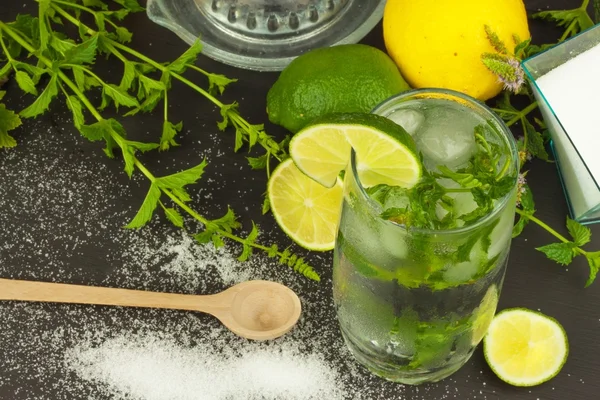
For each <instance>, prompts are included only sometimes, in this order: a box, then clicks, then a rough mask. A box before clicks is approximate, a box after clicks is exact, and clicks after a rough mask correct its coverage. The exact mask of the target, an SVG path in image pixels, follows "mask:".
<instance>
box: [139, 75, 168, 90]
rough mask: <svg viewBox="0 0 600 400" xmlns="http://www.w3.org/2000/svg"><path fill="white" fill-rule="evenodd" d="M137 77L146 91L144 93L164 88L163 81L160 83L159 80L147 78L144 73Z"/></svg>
mask: <svg viewBox="0 0 600 400" xmlns="http://www.w3.org/2000/svg"><path fill="white" fill-rule="evenodd" d="M138 79H139V80H140V83H141V84H142V87H143V88H144V90H145V91H146V94H149V93H150V92H152V91H153V90H165V89H166V87H165V84H164V83H162V82H161V81H157V80H154V79H151V78H148V77H147V76H145V75H139V77H138Z"/></svg>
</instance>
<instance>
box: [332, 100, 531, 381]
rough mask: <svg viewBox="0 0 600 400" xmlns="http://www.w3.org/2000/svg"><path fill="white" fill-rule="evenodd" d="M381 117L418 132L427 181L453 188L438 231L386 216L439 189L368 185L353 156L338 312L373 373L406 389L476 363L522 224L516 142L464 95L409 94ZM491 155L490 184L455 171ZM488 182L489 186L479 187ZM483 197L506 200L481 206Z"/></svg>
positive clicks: (440, 208) (340, 250)
mask: <svg viewBox="0 0 600 400" xmlns="http://www.w3.org/2000/svg"><path fill="white" fill-rule="evenodd" d="M374 113H376V114H379V115H382V116H385V117H388V118H389V119H392V120H393V121H395V122H396V123H398V124H400V125H401V126H403V127H404V128H405V129H406V130H407V131H408V132H409V133H410V134H411V135H412V136H413V138H414V139H415V142H416V145H417V149H418V151H419V153H420V156H421V157H422V161H423V166H424V167H423V169H424V175H423V178H422V179H430V180H431V179H432V180H433V182H434V183H432V185H434V186H435V185H439V187H442V188H444V189H443V190H445V191H447V193H445V195H444V196H443V197H442V200H439V204H435V205H434V207H435V208H434V210H435V212H434V214H435V216H434V217H433V218H434V219H436V221H437V223H432V224H431V226H425V227H424V226H419V227H416V226H414V225H411V226H407V224H402V223H398V222H394V221H393V220H389V219H386V218H384V215H382V213H383V212H384V211H386V210H390V209H395V210H406V209H408V207H410V208H411V209H412V210H413V212H415V213H418V212H419V208H420V207H422V208H423V209H424V210H425V209H427V207H429V210H431V204H428V202H431V201H432V200H431V198H432V197H428V196H429V195H427V193H430V192H427V190H430V189H431V186H428V187H427V186H417V188H419V189H418V190H421V192H419V193H416V194H415V193H411V191H410V190H408V191H407V190H403V189H399V188H394V187H383V186H382V187H375V188H366V187H364V186H363V185H362V184H361V182H360V179H359V171H360V160H358V159H357V156H356V154H355V153H354V152H353V153H352V157H351V162H350V165H349V167H348V169H347V171H346V174H345V178H344V199H343V209H342V215H341V220H340V224H339V230H338V234H337V239H336V246H335V253H334V266H333V293H334V301H335V305H336V312H337V316H338V320H339V323H340V328H341V331H342V334H343V337H344V340H345V341H346V344H347V346H348V347H349V349H350V350H351V352H352V354H353V355H354V357H355V358H356V360H357V361H358V362H359V363H361V364H362V365H364V366H365V367H367V368H368V369H369V370H370V371H372V372H373V373H375V374H376V375H379V376H381V377H383V378H386V379H388V380H391V381H397V382H402V383H406V384H419V383H423V382H434V381H438V380H440V379H443V378H445V377H447V376H449V375H451V374H452V373H454V372H456V371H457V370H458V369H459V368H460V367H461V366H463V365H464V364H465V363H466V362H467V360H468V359H469V358H470V357H471V355H472V353H473V351H474V349H475V348H476V347H477V345H478V344H479V342H480V341H481V339H482V338H483V336H484V335H485V332H486V331H487V328H488V326H489V324H490V323H491V320H492V318H493V316H494V314H495V311H496V305H497V303H498V296H499V294H500V289H501V287H502V282H503V279H504V273H505V269H506V264H507V261H508V255H509V250H510V243H511V234H512V228H513V224H514V215H515V202H516V197H517V176H518V170H519V161H518V156H517V148H516V144H515V141H514V138H513V136H512V134H511V132H510V130H509V129H508V128H507V127H506V125H505V124H504V123H503V122H502V121H501V120H500V119H499V118H498V117H497V116H496V115H495V114H494V113H493V112H492V111H491V110H490V109H489V108H487V107H486V106H485V105H484V104H482V103H480V102H478V101H477V100H475V99H472V98H470V97H468V96H466V95H463V94H460V93H457V92H453V91H448V90H442V89H439V90H437V89H422V90H415V91H410V92H406V93H404V94H401V95H398V96H396V97H393V98H391V99H389V100H387V101H385V102H384V103H383V104H381V105H379V106H378V107H377V108H376V109H375V110H374ZM477 134H479V135H480V137H477ZM482 139H485V140H482ZM482 152H485V154H483V153H482ZM482 154H483V156H481V157H480V155H482ZM486 154H487V156H486ZM481 160H484V161H481ZM485 160H488V164H489V160H492V161H494V162H495V165H487V166H485V165H484V166H481V168H484V167H485V168H490V170H489V171H493V174H495V175H494V177H495V179H492V181H491V182H489V181H486V182H479V183H477V182H475V183H474V184H473V182H472V181H471V184H469V183H465V182H463V181H461V179H460V175H456V176H454V177H455V180H453V179H449V178H448V175H452V173H457V174H460V173H464V172H465V171H472V169H469V168H470V167H469V166H473V165H474V164H473V163H485ZM440 165H441V166H442V168H443V167H447V168H443V170H444V171H445V172H446V173H445V174H442V173H440V171H441V169H440V167H439V166H440ZM448 171H450V173H448ZM496 178H497V179H496ZM457 181H459V182H457ZM460 182H462V183H460ZM477 184H481V185H480V186H479V189H481V191H478V190H472V186H473V185H475V186H477ZM435 187H438V186H435ZM413 190H416V189H414V188H413ZM382 193H385V194H386V196H382ZM481 193H488V194H489V193H501V195H499V196H498V197H497V198H493V199H492V200H491V201H490V202H489V203H487V204H488V207H487V208H481V207H480V206H483V205H484V203H485V200H482V196H480V194H481ZM419 196H420V197H419ZM438 197H439V196H438ZM492 197H493V196H492ZM488 198H489V196H488ZM411 199H412V200H411ZM415 199H417V200H415ZM421 201H422V203H420V202H421ZM482 209H483V210H485V212H484V213H482V211H481V210H482ZM477 213H479V215H477ZM430 217H431V216H430ZM427 218H429V217H427ZM427 218H426V219H425V220H427ZM439 226H446V227H447V226H450V227H451V228H439Z"/></svg>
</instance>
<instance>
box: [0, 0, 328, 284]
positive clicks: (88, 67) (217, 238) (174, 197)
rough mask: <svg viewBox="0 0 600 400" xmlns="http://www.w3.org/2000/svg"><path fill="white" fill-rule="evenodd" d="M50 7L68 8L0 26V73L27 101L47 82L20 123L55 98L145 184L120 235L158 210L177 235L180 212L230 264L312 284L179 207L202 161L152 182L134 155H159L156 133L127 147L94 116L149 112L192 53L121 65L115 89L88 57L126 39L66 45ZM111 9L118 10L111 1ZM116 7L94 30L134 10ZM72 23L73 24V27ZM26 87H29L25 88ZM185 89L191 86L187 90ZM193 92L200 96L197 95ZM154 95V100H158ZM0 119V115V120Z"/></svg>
mask: <svg viewBox="0 0 600 400" xmlns="http://www.w3.org/2000/svg"><path fill="white" fill-rule="evenodd" d="M54 2H57V3H68V4H76V3H71V2H65V1H62V0H39V12H40V13H39V16H38V17H32V16H20V18H17V21H15V22H14V23H11V24H6V23H4V22H0V43H2V50H3V55H4V57H5V59H6V61H7V65H9V67H6V66H3V68H2V71H6V70H8V69H10V68H12V69H14V70H15V72H25V73H29V74H32V76H31V77H30V81H31V82H30V81H29V80H28V81H22V82H21V84H20V85H19V86H20V87H21V88H22V89H23V90H24V91H25V92H26V93H30V94H34V93H37V92H39V89H38V85H39V83H40V82H42V81H41V80H40V79H39V78H40V77H41V76H43V75H47V79H45V80H44V81H45V82H47V83H45V86H44V89H43V91H41V93H40V94H39V95H38V97H37V98H36V99H35V101H34V102H33V103H32V104H31V105H30V106H28V107H27V108H25V109H24V110H23V111H21V113H20V115H21V116H22V117H25V118H34V117H36V116H38V115H40V114H43V113H44V112H46V111H47V110H48V109H49V107H50V105H51V103H52V101H53V99H54V98H55V97H56V96H58V95H59V94H60V93H62V94H63V95H64V96H65V100H66V102H67V105H68V107H69V109H70V110H71V112H72V114H73V122H74V125H75V126H76V128H77V129H78V130H79V132H80V133H81V134H82V136H84V137H86V138H87V139H88V140H90V141H104V143H105V149H104V151H105V153H106V154H107V155H108V156H109V157H114V155H115V151H119V152H120V153H121V154H122V156H123V159H124V163H125V171H126V173H127V174H128V175H129V176H132V174H133V173H134V172H135V171H139V172H141V173H142V174H143V175H144V176H145V177H146V178H147V179H148V180H149V182H150V187H149V190H148V193H147V195H146V198H145V199H144V202H143V204H142V206H141V207H140V209H139V211H138V212H137V214H136V216H135V217H134V218H133V219H132V220H131V222H130V223H129V224H128V225H127V228H139V227H141V226H143V225H145V224H146V223H147V222H148V221H149V220H150V219H151V218H152V216H153V214H154V212H155V211H156V209H157V208H158V206H159V205H160V207H161V209H162V210H163V212H164V213H165V216H166V218H167V219H168V220H170V221H171V222H172V223H173V224H174V225H175V226H177V227H180V228H184V225H185V224H184V218H183V216H182V215H181V211H184V212H186V213H187V214H188V215H189V216H191V217H192V218H193V219H195V220H196V221H198V222H200V223H201V224H202V225H203V226H204V228H205V229H204V231H202V232H200V233H198V234H195V235H194V237H195V238H196V239H197V240H198V241H199V242H201V243H206V242H208V241H212V243H213V244H214V245H215V246H216V247H220V246H223V245H224V243H225V240H230V241H234V242H237V243H239V244H240V245H241V246H242V252H241V254H240V256H239V257H238V258H239V259H240V260H242V261H244V260H247V259H248V258H249V257H250V256H251V254H252V252H253V251H254V250H255V249H258V250H262V251H265V252H266V253H267V254H268V255H269V256H270V257H274V258H279V261H280V262H281V263H282V264H285V265H288V266H290V267H291V268H293V269H294V270H295V271H297V272H299V273H301V274H303V275H304V276H306V277H308V278H310V279H314V280H319V276H318V274H317V273H316V272H315V271H314V270H313V269H312V267H311V266H310V265H308V264H307V263H306V262H305V261H304V260H303V259H302V258H300V257H297V256H296V255H294V254H291V252H290V251H289V250H288V249H285V250H283V251H280V250H279V249H278V248H277V246H276V245H272V246H263V245H261V244H259V243H257V238H258V236H259V229H258V227H257V226H256V225H255V224H252V230H251V231H250V233H249V234H248V236H246V237H240V236H237V235H235V234H234V233H233V231H234V230H235V229H238V228H240V227H241V225H240V223H239V222H238V221H237V218H236V217H235V214H234V213H233V211H231V210H230V209H228V211H227V213H226V214H225V216H224V217H221V218H218V219H215V220H209V219H207V218H205V217H204V216H202V215H200V214H199V213H197V212H196V211H194V210H193V209H192V208H191V207H189V205H188V204H187V203H188V202H190V201H191V198H190V196H189V194H188V193H187V191H186V187H187V186H188V185H191V184H195V183H197V182H198V180H199V179H200V178H201V176H202V174H203V171H204V168H205V167H206V162H205V161H203V162H202V163H201V164H199V165H197V166H195V167H192V168H190V169H188V170H185V171H181V172H177V173H175V174H171V175H167V176H162V177H157V176H155V175H153V174H152V173H151V172H150V171H149V170H148V169H147V168H146V167H145V166H144V164H142V162H141V161H140V160H139V159H138V157H137V153H138V152H145V151H151V150H154V149H156V148H159V147H161V145H163V146H164V141H165V132H164V129H163V133H162V136H161V139H162V140H161V143H143V142H137V141H132V140H129V139H127V137H126V132H125V129H124V128H123V126H122V125H121V123H120V122H119V121H117V120H116V119H113V118H109V119H106V118H104V117H103V116H102V115H101V113H100V112H101V111H102V109H104V108H105V107H108V106H109V105H111V104H113V105H114V106H116V107H119V106H122V107H126V108H130V111H131V110H137V109H138V108H140V109H141V108H142V106H144V105H145V106H146V107H148V108H149V109H151V108H153V107H151V106H152V105H154V106H155V105H156V104H157V103H158V102H159V101H160V99H161V98H162V97H163V96H164V95H166V93H167V90H168V88H169V86H170V80H169V78H170V76H175V77H177V76H179V77H180V79H185V78H183V77H182V76H180V75H178V73H177V72H174V70H175V71H177V70H178V71H181V69H182V68H184V67H183V66H185V65H187V64H188V63H189V62H192V60H195V57H196V56H197V49H198V48H197V47H196V48H192V49H191V50H188V51H187V52H186V53H184V54H183V55H182V56H181V57H180V58H178V59H177V60H176V61H175V62H174V63H171V64H168V65H167V66H164V65H162V64H158V63H155V62H154V61H152V63H154V64H152V63H148V62H141V63H137V62H132V61H129V60H127V63H125V62H124V64H125V65H126V67H125V71H124V76H123V78H122V80H121V83H120V84H119V85H115V84H111V83H108V82H106V81H104V80H103V79H102V78H101V77H99V76H98V75H97V74H96V73H95V72H94V71H93V69H92V67H93V63H94V61H95V57H96V56H97V54H98V53H99V52H105V53H106V52H107V51H112V54H113V55H116V56H117V57H119V58H122V57H123V55H122V53H120V52H118V53H117V52H115V51H113V50H114V46H115V45H121V43H120V42H119V40H123V41H125V40H128V39H130V37H129V35H127V34H125V33H124V32H121V34H120V35H117V34H115V35H116V36H115V39H113V38H111V35H110V34H108V33H106V32H96V31H91V32H90V31H89V30H87V29H84V27H83V26H82V25H81V24H80V25H78V27H79V28H80V29H79V33H80V35H81V36H82V42H81V43H76V42H74V41H73V40H70V39H67V38H66V36H65V35H64V34H60V33H59V32H56V31H54V30H53V25H52V23H53V22H54V23H58V21H60V20H61V17H63V18H67V17H66V16H67V15H68V16H69V17H70V18H73V16H71V15H70V14H68V13H66V12H64V10H62V9H60V7H57V6H56V4H54ZM116 2H117V3H119V4H121V2H119V1H116ZM83 4H84V5H83V6H80V5H79V4H76V5H77V7H76V8H77V9H82V8H86V10H85V11H87V9H88V8H87V7H86V6H85V5H86V4H87V5H94V6H98V7H100V8H101V10H107V7H105V6H106V4H105V3H103V2H101V1H97V0H92V1H90V0H85V1H84V2H83ZM122 4H123V5H125V7H127V8H126V9H124V10H122V11H123V12H121V13H120V14H118V13H117V12H113V11H100V12H95V11H94V18H95V20H96V23H97V24H98V25H100V26H102V25H107V24H109V25H112V26H115V23H114V21H112V19H113V18H116V19H121V18H122V17H123V16H124V15H126V14H127V13H128V12H129V11H132V10H137V9H138V7H139V5H137V4H138V3H137V1H135V0H122ZM136 5H137V6H136ZM67 19H68V18H67ZM75 21H77V20H76V19H75ZM119 38H120V39H119ZM111 46H112V47H111ZM125 48H127V47H125ZM127 49H129V48H127ZM128 51H129V53H132V52H135V50H132V49H129V50H128ZM23 53H24V54H23ZM135 53H137V52H135ZM138 54H139V53H138ZM140 56H141V57H145V56H142V55H140ZM18 57H22V58H27V59H35V60H37V64H36V65H35V66H34V65H33V64H28V63H25V62H22V61H18ZM138 58H140V57H138ZM123 59H124V57H123ZM129 63H130V64H129ZM171 68H172V69H173V70H172V69H171ZM153 70H157V71H162V75H161V78H160V80H155V79H152V78H150V77H148V76H146V74H148V73H149V72H151V71H153ZM69 75H71V77H70V76H69ZM31 83H33V87H32V86H31ZM134 84H137V85H138V93H137V96H133V95H132V94H130V93H129V91H128V90H129V89H130V88H132V87H133V85H134ZM190 84H192V83H191V82H190ZM222 84H223V83H222ZM192 85H194V84H192ZM194 86H195V85H194ZM95 88H97V89H99V90H100V91H101V104H100V105H99V106H95V105H93V104H92V102H91V100H90V99H89V98H88V96H87V95H86V94H85V93H86V92H87V91H90V90H94V89H95ZM198 89H200V88H199V87H198ZM200 90H202V89H200ZM156 93H159V96H157V94H156ZM157 97H158V100H157ZM150 103H152V104H150ZM84 110H87V112H88V113H89V114H91V116H92V117H93V119H95V121H96V122H94V123H86V116H85V114H84ZM227 115H228V117H229V118H237V119H236V121H237V123H240V124H241V122H240V121H244V120H243V119H241V117H239V115H238V116H237V117H236V116H235V115H234V114H233V113H232V114H227ZM1 116H2V114H1V111H0V118H1ZM16 118H18V117H16ZM16 118H15V117H14V116H12V117H11V121H12V125H10V126H13V125H15V124H16V122H15V121H17V120H16ZM9 122H10V121H9ZM177 125H178V124H173V126H174V129H175V130H177ZM166 137H167V139H166V140H167V141H170V140H173V137H174V134H173V133H172V132H170V133H168V134H167V135H166ZM169 145H172V143H169ZM162 198H165V199H168V200H169V201H170V202H172V203H173V206H169V205H167V204H165V203H164V202H163V199H162ZM180 210H181V211H180Z"/></svg>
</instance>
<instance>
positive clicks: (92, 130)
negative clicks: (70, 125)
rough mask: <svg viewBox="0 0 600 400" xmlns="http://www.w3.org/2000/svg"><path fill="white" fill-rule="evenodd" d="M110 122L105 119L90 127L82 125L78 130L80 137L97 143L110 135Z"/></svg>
mask: <svg viewBox="0 0 600 400" xmlns="http://www.w3.org/2000/svg"><path fill="white" fill-rule="evenodd" d="M111 129H112V128H111V126H110V122H109V121H108V120H106V119H103V120H100V121H98V122H96V123H93V124H91V125H82V126H81V127H80V128H79V132H81V135H82V136H83V137H85V138H86V139H87V140H89V141H91V142H97V141H99V140H102V139H104V138H105V136H107V135H110V131H111Z"/></svg>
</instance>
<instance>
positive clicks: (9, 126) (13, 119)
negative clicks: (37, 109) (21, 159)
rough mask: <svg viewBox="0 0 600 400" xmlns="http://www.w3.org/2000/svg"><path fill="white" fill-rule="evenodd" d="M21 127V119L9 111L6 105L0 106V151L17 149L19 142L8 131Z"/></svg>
mask: <svg viewBox="0 0 600 400" xmlns="http://www.w3.org/2000/svg"><path fill="white" fill-rule="evenodd" d="M19 126H21V118H19V116H18V115H17V114H15V113H14V112H13V111H11V110H8V109H7V108H6V106H5V105H4V104H0V149H1V148H9V147H15V146H16V145H17V142H16V141H15V139H14V138H13V137H12V136H10V135H9V134H8V131H12V130H13V129H16V128H18V127H19Z"/></svg>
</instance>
